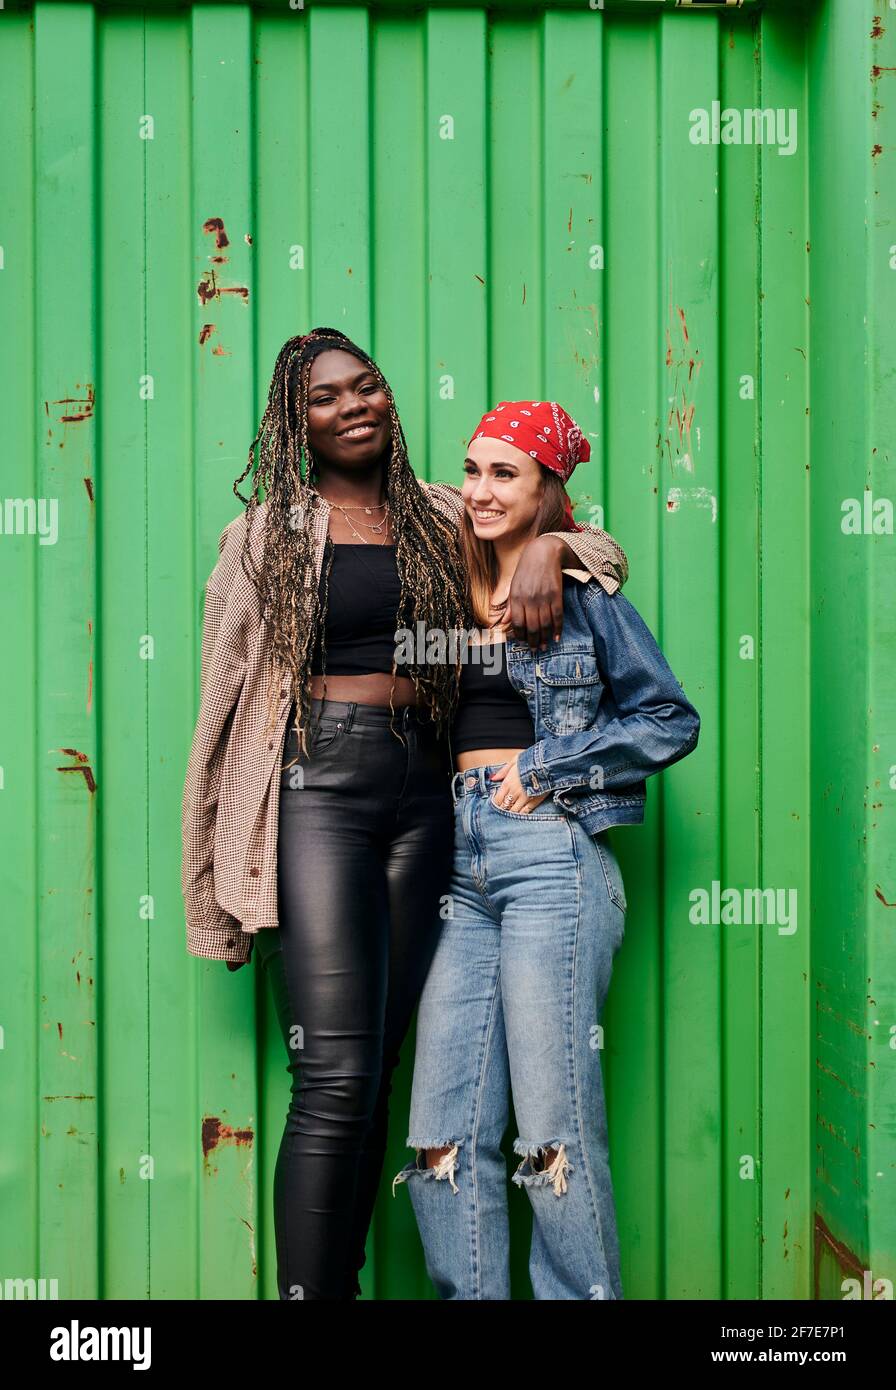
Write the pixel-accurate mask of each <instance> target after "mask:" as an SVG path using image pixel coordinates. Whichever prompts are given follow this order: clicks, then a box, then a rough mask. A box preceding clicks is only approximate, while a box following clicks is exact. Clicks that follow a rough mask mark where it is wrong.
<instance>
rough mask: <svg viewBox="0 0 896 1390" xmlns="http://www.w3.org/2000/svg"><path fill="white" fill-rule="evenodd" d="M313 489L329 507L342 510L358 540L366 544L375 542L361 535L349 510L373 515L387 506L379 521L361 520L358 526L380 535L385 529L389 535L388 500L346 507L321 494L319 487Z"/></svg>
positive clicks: (383, 542) (384, 542)
mask: <svg viewBox="0 0 896 1390" xmlns="http://www.w3.org/2000/svg"><path fill="white" fill-rule="evenodd" d="M312 491H313V492H314V493H316V494H317V496H318V497H320V499H321V501H322V502H326V504H327V506H328V507H335V508H336V510H337V512H342V515H343V516H344V517H345V519H346V521H347V523H348V525H349V526H350V527H351V529H352V532H353V534H354V535H356V536H357V537H358V540H359V541H362V542H363V543H364V545H372V544H373V542H372V541H368V540H364V537H363V536H362V535H361V533H360V532H359V531H358V530H357V528H356V526H355V523H354V522H353V521H352V519H351V517H350V516H349V512H350V511H351V512H361V511H363V512H364V513H365V515H367V516H372V515H373V513H374V512H378V511H383V509H384V508H385V511H383V516H382V518H381V519H380V520H379V521H375V522H373V524H372V525H369V524H368V523H367V522H366V521H359V522H358V526H363V527H364V529H365V530H366V531H373V532H375V533H376V534H377V535H378V536H379V535H382V533H383V531H385V532H386V534H387V535H388V533H389V503H388V502H374V503H372V504H371V506H369V507H365V506H363V505H361V506H356V507H346V506H343V505H342V504H341V503H339V502H331V501H330V500H329V499H328V498H326V497H323V496H322V495H321V493H319V492H318V491H317V488H312ZM387 543H388V542H387V541H385V540H384V541H381V542H380V544H381V545H386V544H387Z"/></svg>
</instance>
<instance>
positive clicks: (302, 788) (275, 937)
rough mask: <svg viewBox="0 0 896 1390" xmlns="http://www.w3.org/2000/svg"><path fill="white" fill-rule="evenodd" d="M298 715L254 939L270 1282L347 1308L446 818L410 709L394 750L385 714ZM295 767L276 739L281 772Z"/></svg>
mask: <svg viewBox="0 0 896 1390" xmlns="http://www.w3.org/2000/svg"><path fill="white" fill-rule="evenodd" d="M312 710H313V714H314V716H315V718H316V716H317V713H318V712H319V711H321V710H323V716H322V721H321V725H320V731H319V735H318V737H317V740H316V742H315V743H314V745H313V746H312V745H309V746H310V754H309V755H308V756H306V757H304V758H299V761H298V762H297V763H296V764H295V765H294V766H292V767H288V766H285V768H284V771H283V772H282V773H281V783H280V818H279V834H278V848H277V856H278V916H279V921H280V926H279V928H263V929H262V930H261V931H259V932H258V934H257V936H256V938H255V949H256V951H257V953H258V955H259V957H260V959H261V960H262V962H263V965H264V967H265V969H266V971H267V974H268V976H269V978H270V981H271V989H272V994H273V999H274V1002H275V1005H276V1009H277V1015H278V1018H279V1022H280V1028H281V1031H282V1033H283V1038H284V1042H285V1044H286V1048H287V1056H288V1059H289V1060H288V1069H289V1071H290V1073H291V1075H292V1098H291V1102H290V1106H289V1110H288V1113H287V1119H286V1128H285V1130H284V1133H283V1139H282V1141H281V1145H280V1151H279V1154H278V1158H277V1165H276V1169H275V1174H274V1223H275V1232H276V1246H277V1284H278V1291H279V1296H280V1298H281V1299H288V1298H310V1299H351V1298H354V1297H355V1295H356V1294H357V1293H359V1292H360V1287H359V1285H358V1282H357V1272H358V1270H359V1269H360V1268H361V1266H362V1265H363V1264H364V1258H365V1257H364V1246H365V1241H366V1237H367V1231H368V1228H369V1226H370V1221H371V1217H372V1214H373V1208H374V1203H375V1201H376V1196H377V1190H378V1187H379V1182H380V1177H381V1173H382V1167H383V1161H384V1155H385V1145H386V1127H387V1122H388V1101H389V1094H390V1092H391V1088H392V1073H393V1071H394V1069H395V1067H396V1065H397V1063H398V1060H399V1048H400V1046H401V1043H402V1041H403V1039H404V1037H405V1035H406V1033H407V1030H408V1026H409V1024H410V1020H411V1017H412V1015H413V1011H414V1008H415V1006H416V1003H417V1000H418V998H419V995H420V991H421V989H422V987H423V982H424V979H425V977H426V973H427V970H428V968H429V964H430V961H431V960H432V956H433V953H434V951H435V948H436V944H437V941H438V937H439V932H440V929H441V926H442V917H441V916H440V906H441V903H440V898H441V896H442V895H443V894H445V893H447V892H448V885H449V882H450V877H451V858H452V851H453V824H454V811H453V803H452V799H451V790H450V777H451V767H450V761H449V754H448V745H447V740H446V739H445V738H444V737H442V738H441V739H437V738H436V736H435V728H434V725H433V724H432V723H431V721H430V720H429V716H428V714H427V713H426V712H425V711H424V712H423V713H422V714H420V713H419V712H418V711H416V710H415V709H414V708H413V707H412V706H408V707H406V708H405V709H401V708H399V709H397V710H396V711H395V715H394V719H393V726H394V728H395V730H396V731H397V733H398V734H399V736H400V738H401V740H402V741H401V742H400V741H399V738H397V737H396V734H395V733H393V732H391V731H390V729H389V719H390V710H389V709H388V708H382V707H380V706H370V705H362V704H357V703H347V702H345V701H336V700H327V701H326V704H325V706H324V705H323V704H322V702H321V701H320V700H315V701H313V705H312ZM292 717H293V716H292V715H291V716H290V723H292ZM296 757H298V743H297V738H296V735H295V732H294V731H292V730H290V732H289V735H288V737H287V740H286V744H285V749H284V757H283V762H284V765H286V764H289V763H290V762H291V761H292V760H293V759H294V758H296ZM403 1138H404V1135H403V1134H402V1139H403Z"/></svg>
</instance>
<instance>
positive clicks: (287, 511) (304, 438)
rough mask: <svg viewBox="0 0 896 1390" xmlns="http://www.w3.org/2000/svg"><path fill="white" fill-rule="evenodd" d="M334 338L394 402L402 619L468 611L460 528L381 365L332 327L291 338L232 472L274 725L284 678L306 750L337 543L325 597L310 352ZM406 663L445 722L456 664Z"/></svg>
mask: <svg viewBox="0 0 896 1390" xmlns="http://www.w3.org/2000/svg"><path fill="white" fill-rule="evenodd" d="M333 348H337V349H341V350H342V351H344V352H351V353H353V354H354V356H355V357H357V358H359V359H360V361H362V362H363V363H364V364H365V365H366V366H367V367H368V368H369V369H370V371H371V372H372V373H373V375H374V376H375V377H376V378H377V380H378V381H379V383H380V385H381V387H382V389H383V391H384V392H385V394H386V397H387V399H388V402H389V414H390V419H391V430H392V433H391V442H390V444H389V445H388V446H387V449H386V451H385V453H384V455H383V472H384V479H383V481H384V486H385V493H386V498H387V501H388V503H389V512H390V516H391V517H392V521H393V524H394V529H395V538H396V547H395V555H396V562H397V566H398V574H399V578H400V581H401V598H400V601H399V607H398V614H397V617H396V627H397V628H400V627H405V628H409V629H411V630H412V631H414V632H416V630H417V629H416V626H415V625H416V622H417V621H418V620H422V621H423V622H424V623H425V624H426V625H427V626H432V627H435V628H437V629H440V630H442V631H445V632H448V631H450V630H452V629H453V628H456V627H458V626H462V627H463V626H466V625H467V622H468V613H469V607H468V591H467V585H466V577H465V575H464V570H463V562H462V559H461V554H460V549H459V546H458V540H457V534H456V531H455V528H454V526H453V524H452V523H451V522H450V521H449V520H447V519H446V518H445V517H443V516H441V515H440V513H439V512H438V511H437V510H436V508H435V507H434V506H433V505H432V503H431V502H430V501H429V500H428V498H427V496H426V493H425V492H424V490H423V488H421V486H420V484H419V482H418V481H417V478H416V476H415V475H414V471H413V469H412V468H411V465H410V462H409V460H408V451H407V442H406V440H405V436H404V431H403V429H402V427H401V421H400V420H399V418H398V411H397V409H396V406H395V398H394V396H393V394H392V390H391V388H390V386H389V384H388V382H387V381H386V378H385V377H384V376H383V374H382V372H381V371H380V369H379V367H378V366H377V365H376V363H375V362H374V360H373V358H372V357H370V356H369V355H368V354H367V353H366V352H364V350H363V348H360V347H358V345H357V344H356V343H353V342H352V341H351V339H350V338H347V337H346V336H345V334H344V333H340V332H339V330H338V329H335V328H314V329H312V330H311V332H310V333H306V334H303V335H301V336H299V337H295V338H289V339H288V340H287V341H286V342H285V343H284V344H283V347H282V348H281V349H280V352H279V353H278V355H277V361H276V363H275V365H274V371H273V375H272V377H271V384H270V388H269V390H268V403H267V407H266V409H265V411H264V414H263V416H262V419H261V424H260V426H259V429H258V433H257V434H256V436H255V439H254V440H253V441H252V444H251V446H250V448H249V462H248V464H247V466H246V468H244V470H243V472H242V473H241V474H240V476H239V477H238V478H237V479H236V480H235V482H234V484H233V490H234V493H235V494H236V496H237V497H238V498H239V499H240V501H241V502H243V503H245V506H246V536H245V542H244V548H243V555H242V564H243V569H244V571H245V573H246V574H247V575H248V576H249V578H250V579H251V580H252V582H253V583H254V584H255V587H256V588H257V590H258V593H259V597H260V599H261V605H262V615H263V618H264V621H266V622H267V623H268V624H269V626H270V629H271V647H272V659H271V666H272V670H271V676H270V683H269V687H268V723H267V729H268V730H270V729H271V728H272V727H273V725H274V723H275V722H276V720H275V715H274V709H275V704H276V701H277V699H278V697H279V691H280V687H281V684H282V682H283V681H284V680H288V681H289V682H291V685H292V693H293V695H294V697H295V701H296V708H297V716H298V717H297V720H296V728H297V731H298V734H299V738H300V742H301V747H302V751H303V752H305V751H307V743H306V730H307V726H308V723H309V721H310V717H311V695H310V684H311V682H310V667H311V661H312V656H313V652H314V647H315V642H316V637H317V633H318V631H320V634H321V657H322V671H323V673H324V688H323V693H324V697H326V643H325V629H326V615H327V602H328V593H329V572H330V565H331V564H332V549H333V547H332V545H328V546H327V555H325V558H324V571H323V572H324V575H325V580H324V589H323V596H322V598H321V597H320V596H319V593H318V588H317V584H316V582H315V555H314V540H313V535H312V520H313V516H314V514H315V508H314V506H313V505H312V500H313V487H312V485H313V484H314V482H315V481H316V479H317V477H318V471H319V470H318V461H317V459H316V458H315V456H314V453H313V451H312V450H311V448H310V447H309V443H308V382H309V378H310V374H311V363H312V360H313V359H314V358H315V357H316V356H317V355H318V354H319V353H321V352H326V351H327V350H328V349H331V350H332V349H333ZM256 445H257V446H258V458H257V459H256ZM303 461H304V464H305V469H304V472H303V469H302V463H303ZM253 467H254V470H255V471H254V474H253V479H252V491H251V492H250V494H249V496H248V497H243V495H242V493H241V492H240V491H239V484H240V483H241V482H242V480H243V479H244V478H245V477H246V475H247V474H248V473H249V472H250V470H251V469H253ZM262 488H264V491H265V494H266V496H265V500H266V502H267V515H266V519H265V530H264V559H263V562H262V565H261V567H260V568H257V567H256V566H255V564H254V560H253V558H252V555H251V551H250V536H251V532H252V523H253V515H254V513H255V511H256V509H257V507H258V506H259V505H260V490H261V489H262ZM296 516H298V517H299V518H300V523H301V524H299V525H296V524H295V520H294V518H295V517H296ZM328 559H329V563H328ZM306 590H307V594H308V598H309V600H310V602H309V607H308V621H305V615H304V612H303V610H302V608H301V606H300V605H299V603H298V602H297V596H298V595H300V594H302V593H303V592H305V591H306ZM396 665H397V663H396V661H395V660H394V659H393V662H392V687H391V689H390V692H389V707H390V709H391V710H392V712H393V714H394V706H393V705H392V696H393V694H394V690H395V675H396ZM404 671H406V673H407V674H408V676H409V677H410V678H411V679H412V680H413V681H414V687H415V690H416V691H417V696H418V700H420V699H421V697H422V702H423V704H424V705H425V706H426V707H427V708H428V709H429V712H430V716H431V718H432V719H433V720H434V722H435V723H436V725H437V729H438V732H439V734H441V733H442V731H443V729H444V728H445V727H446V726H447V725H448V724H449V723H450V720H451V718H452V717H453V713H454V709H455V707H456V703H457V694H458V677H457V671H456V669H455V668H454V667H452V666H451V665H450V664H447V663H442V664H438V663H431V664H423V665H422V666H421V665H417V664H411V663H409V664H408V665H407V666H405V668H404ZM390 728H391V721H390ZM394 732H395V730H394V729H393V733H394ZM396 737H398V735H396Z"/></svg>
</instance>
